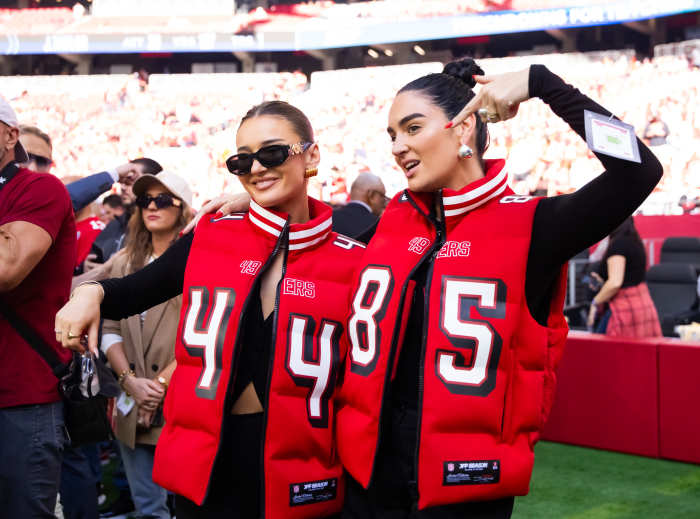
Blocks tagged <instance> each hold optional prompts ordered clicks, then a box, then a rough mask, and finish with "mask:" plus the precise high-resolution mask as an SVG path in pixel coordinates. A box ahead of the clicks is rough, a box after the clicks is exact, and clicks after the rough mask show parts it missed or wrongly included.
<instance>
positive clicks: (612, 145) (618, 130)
mask: <svg viewBox="0 0 700 519" xmlns="http://www.w3.org/2000/svg"><path fill="white" fill-rule="evenodd" d="M584 119H585V123H586V143H587V144H588V147H589V148H590V149H591V150H593V151H594V152H596V153H603V154H605V155H610V156H611V157H617V158H619V159H625V160H629V161H631V162H641V159H640V158H639V146H638V145H637V137H636V136H635V134H634V127H633V126H632V125H630V124H626V123H623V122H622V121H618V120H617V119H614V118H612V117H607V116H605V115H600V114H597V113H594V112H591V111H589V110H584Z"/></svg>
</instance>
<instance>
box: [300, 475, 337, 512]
mask: <svg viewBox="0 0 700 519" xmlns="http://www.w3.org/2000/svg"><path fill="white" fill-rule="evenodd" d="M337 495H338V478H331V479H323V480H321V481H309V482H307V483H292V484H291V485H289V506H300V505H310V504H313V503H322V502H323V501H330V500H331V499H335V498H336V496H337Z"/></svg>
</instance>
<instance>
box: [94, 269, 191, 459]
mask: <svg viewBox="0 0 700 519" xmlns="http://www.w3.org/2000/svg"><path fill="white" fill-rule="evenodd" d="M126 268H127V265H126V257H120V258H117V260H116V261H115V262H114V265H113V266H112V270H111V272H110V277H124V276H126V275H127V271H126ZM181 306H182V296H181V295H180V296H177V297H174V298H172V299H169V300H168V301H166V302H165V303H161V304H159V305H157V306H154V307H153V308H149V309H148V311H147V312H146V318H145V320H144V322H143V328H142V326H141V316H140V315H132V316H131V317H128V318H127V319H122V320H121V321H111V320H109V319H105V320H104V324H103V326H102V333H103V334H107V333H116V334H118V335H121V336H122V338H123V339H124V343H123V349H124V354H125V355H126V358H127V360H128V361H129V364H130V367H131V369H133V370H134V372H135V373H136V376H137V377H147V378H151V379H154V378H156V376H157V375H158V373H160V372H161V371H162V370H163V369H164V368H165V367H166V366H167V365H168V364H170V362H171V361H172V360H173V359H174V358H175V338H176V335H177V326H178V322H179V320H180V307H181ZM114 413H115V423H116V427H115V429H116V430H115V435H116V437H117V439H118V440H119V441H121V442H122V443H124V444H125V445H127V446H129V447H130V448H132V449H133V448H134V445H135V444H136V443H146V444H150V445H155V444H156V442H157V441H158V437H159V436H160V432H161V429H162V427H152V428H151V429H149V430H148V431H145V432H139V433H138V434H137V432H136V420H137V418H138V409H137V407H136V405H134V408H133V409H132V410H131V411H130V412H129V414H128V415H127V416H124V415H122V413H121V412H120V411H118V410H117V407H116V406H114Z"/></svg>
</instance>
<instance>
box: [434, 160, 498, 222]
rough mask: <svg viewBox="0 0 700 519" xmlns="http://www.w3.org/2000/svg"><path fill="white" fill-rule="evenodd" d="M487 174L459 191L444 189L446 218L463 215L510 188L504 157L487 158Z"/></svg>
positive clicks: (443, 201) (443, 199)
mask: <svg viewBox="0 0 700 519" xmlns="http://www.w3.org/2000/svg"><path fill="white" fill-rule="evenodd" d="M485 164H486V175H485V176H484V178H480V179H479V180H477V181H475V182H472V183H470V184H468V185H466V186H465V187H463V188H462V189H460V190H459V191H453V190H452V189H443V190H442V204H443V207H444V209H445V218H450V217H455V216H460V215H463V214H464V213H467V212H468V211H471V210H473V209H476V208H477V207H479V206H482V205H484V204H485V203H486V202H488V201H489V200H491V199H493V198H496V197H498V196H499V195H501V194H502V193H503V192H504V191H505V190H506V189H508V171H507V168H506V161H505V160H503V159H498V160H486V161H485Z"/></svg>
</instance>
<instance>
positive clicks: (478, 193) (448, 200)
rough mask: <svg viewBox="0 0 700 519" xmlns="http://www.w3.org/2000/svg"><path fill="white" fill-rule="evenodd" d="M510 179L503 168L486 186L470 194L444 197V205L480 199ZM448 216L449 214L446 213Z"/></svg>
mask: <svg viewBox="0 0 700 519" xmlns="http://www.w3.org/2000/svg"><path fill="white" fill-rule="evenodd" d="M507 178H508V172H507V170H506V167H505V166H503V169H502V170H501V171H500V173H498V175H496V176H495V177H493V178H492V179H491V180H489V181H488V182H486V184H484V185H482V186H479V187H477V188H475V189H474V190H472V191H469V192H468V193H464V194H461V195H453V196H444V197H442V203H443V205H444V206H445V207H447V206H449V205H456V204H462V203H464V202H469V201H470V200H474V199H475V198H479V197H480V196H482V195H484V194H486V193H488V192H489V191H490V190H491V189H494V188H495V187H496V186H498V184H500V183H501V182H503V180H504V179H507ZM445 214H447V212H445Z"/></svg>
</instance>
